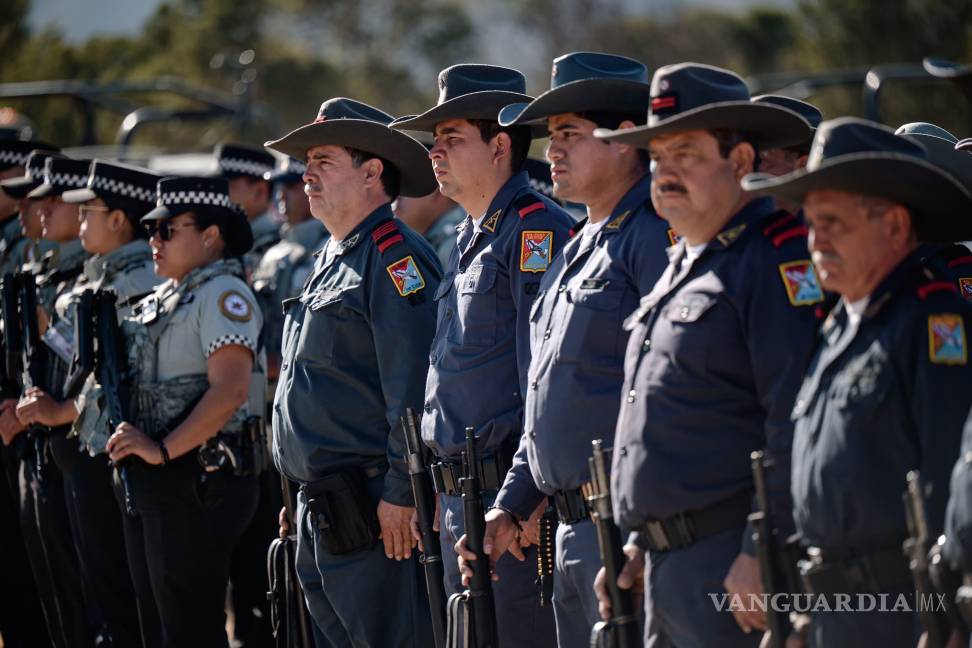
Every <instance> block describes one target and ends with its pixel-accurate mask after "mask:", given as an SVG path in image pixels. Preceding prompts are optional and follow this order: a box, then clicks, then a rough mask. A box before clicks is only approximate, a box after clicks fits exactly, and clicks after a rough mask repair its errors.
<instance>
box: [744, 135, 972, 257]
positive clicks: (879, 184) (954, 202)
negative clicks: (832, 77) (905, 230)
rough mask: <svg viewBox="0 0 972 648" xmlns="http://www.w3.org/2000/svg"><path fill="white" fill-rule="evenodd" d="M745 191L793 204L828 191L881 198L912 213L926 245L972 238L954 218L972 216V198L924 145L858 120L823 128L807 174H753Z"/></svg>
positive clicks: (970, 223) (967, 222)
mask: <svg viewBox="0 0 972 648" xmlns="http://www.w3.org/2000/svg"><path fill="white" fill-rule="evenodd" d="M902 178H906V179H907V181H904V182H902V181H900V179H902ZM896 179H897V180H896ZM742 186H743V189H745V190H746V191H749V192H750V193H752V194H754V195H757V196H775V197H780V198H785V199H787V200H789V201H791V202H795V203H802V202H803V199H804V197H805V196H806V195H807V193H809V192H811V191H819V190H825V189H831V190H840V191H848V192H851V193H857V194H863V195H867V196H879V197H881V198H886V199H888V200H892V201H894V202H897V203H901V204H903V205H905V206H907V207H908V208H909V209H911V210H912V212H913V214H914V218H915V221H916V224H918V226H919V227H918V231H919V233H920V234H921V237H922V241H924V242H929V243H934V242H951V241H958V240H968V239H969V238H972V218H955V214H967V215H968V214H972V194H970V193H969V191H968V190H967V189H966V188H965V187H963V186H962V184H961V183H960V182H959V181H958V180H956V179H955V178H953V177H952V176H951V175H949V174H948V173H947V172H945V171H944V170H942V169H941V168H939V167H938V166H937V165H935V164H934V163H932V162H930V161H929V159H928V152H927V150H926V149H925V147H923V146H922V145H920V144H918V143H916V142H915V141H913V140H911V139H908V138H906V137H901V136H897V135H895V134H894V131H892V130H891V129H890V128H887V127H885V126H883V125H881V124H876V123H874V122H870V121H867V120H864V119H858V118H856V117H841V118H839V119H832V120H829V121H825V122H823V123H821V124H820V127H819V128H818V129H817V135H816V137H815V138H814V140H813V147H812V149H811V151H810V159H809V160H808V161H807V166H806V168H805V169H801V170H798V171H794V172H792V173H788V174H786V175H783V176H779V177H773V176H768V175H766V174H750V175H748V176H746V177H745V178H743V180H742Z"/></svg>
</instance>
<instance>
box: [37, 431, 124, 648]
mask: <svg viewBox="0 0 972 648" xmlns="http://www.w3.org/2000/svg"><path fill="white" fill-rule="evenodd" d="M51 454H52V456H53V459H54V462H55V463H56V464H57V466H58V467H59V468H60V469H61V473H62V474H63V476H64V486H65V498H66V502H67V507H68V511H69V514H70V521H71V532H72V536H73V538H74V543H75V547H76V548H77V551H78V555H79V556H80V558H81V568H82V577H83V578H84V579H85V584H86V588H85V590H86V592H89V593H90V595H91V596H90V601H89V606H93V607H95V609H97V611H98V613H99V617H100V618H101V620H102V622H103V623H104V634H106V635H107V636H109V637H111V641H112V643H111V645H112V647H113V648H129V647H130V646H131V647H133V648H140V646H141V636H140V633H139V628H138V609H137V607H136V605H135V589H134V587H133V586H132V577H131V574H130V573H129V570H128V558H127V556H126V555H125V540H124V535H123V532H122V520H121V510H120V509H119V506H118V503H117V502H116V501H115V495H114V492H113V490H112V483H111V470H110V468H109V467H108V458H107V456H106V455H98V456H96V457H92V456H91V455H89V454H88V453H87V452H84V451H82V450H81V448H80V446H79V445H78V440H77V439H76V438H65V437H58V438H55V439H52V440H51Z"/></svg>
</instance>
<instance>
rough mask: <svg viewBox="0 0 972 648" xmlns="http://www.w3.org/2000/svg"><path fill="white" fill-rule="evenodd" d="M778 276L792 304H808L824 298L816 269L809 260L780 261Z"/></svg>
mask: <svg viewBox="0 0 972 648" xmlns="http://www.w3.org/2000/svg"><path fill="white" fill-rule="evenodd" d="M779 268H780V276H781V277H783V286H784V287H785V288H786V296H787V297H788V298H789V300H790V304H791V305H792V306H808V305H810V304H816V303H818V302H822V301H823V299H824V293H823V289H822V288H821V287H820V280H819V279H818V278H817V270H816V268H814V267H813V263H811V262H810V260H803V261H790V262H789V263H781V264H780V266H779Z"/></svg>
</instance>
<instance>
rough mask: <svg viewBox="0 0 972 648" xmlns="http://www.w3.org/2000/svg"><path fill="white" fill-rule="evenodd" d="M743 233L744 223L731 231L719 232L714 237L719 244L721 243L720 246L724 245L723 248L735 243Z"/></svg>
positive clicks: (744, 229)
mask: <svg viewBox="0 0 972 648" xmlns="http://www.w3.org/2000/svg"><path fill="white" fill-rule="evenodd" d="M745 231H746V223H743V224H742V225H736V226H735V227H733V228H732V229H727V230H726V231H724V232H720V233H719V234H718V235H717V236H716V238H717V239H718V240H719V242H720V243H722V245H724V246H725V247H729V246H730V245H732V244H733V242H735V240H736V239H737V238H739V235H740V234H742V233H743V232H745Z"/></svg>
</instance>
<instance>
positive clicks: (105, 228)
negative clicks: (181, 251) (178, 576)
mask: <svg viewBox="0 0 972 648" xmlns="http://www.w3.org/2000/svg"><path fill="white" fill-rule="evenodd" d="M158 180H159V177H158V176H157V175H155V174H154V173H150V172H148V171H144V170H142V169H136V168H134V167H127V166H122V165H119V164H111V163H107V162H102V161H100V160H96V161H94V162H93V163H92V164H91V169H90V172H89V176H88V179H87V187H85V188H83V189H74V190H71V191H66V192H65V193H64V194H63V195H62V196H61V198H62V200H63V201H64V202H65V203H67V204H74V205H77V204H80V207H78V208H76V209H77V212H78V219H79V220H80V239H81V244H82V246H83V247H84V249H85V251H86V252H88V253H89V254H91V255H92V256H91V257H90V258H89V259H88V260H87V261H86V262H85V264H84V269H83V271H82V273H81V275H80V276H79V277H78V279H77V281H76V282H75V283H74V286H73V288H72V289H71V290H68V291H64V292H63V293H62V294H60V295H59V296H58V298H57V300H56V302H55V304H54V308H55V313H54V320H53V322H52V329H53V331H55V332H57V331H59V332H60V334H59V335H60V336H61V338H62V339H66V340H70V341H71V342H70V343H71V344H72V345H73V347H74V349H75V357H76V358H78V357H79V354H78V351H77V349H78V347H80V346H83V343H82V341H81V340H78V339H73V340H72V338H73V337H75V336H74V335H73V334H72V331H77V330H79V329H76V328H74V325H75V324H76V322H77V319H78V318H79V317H81V318H82V319H86V320H87V321H88V322H92V318H93V315H94V313H93V312H84V313H81V312H79V311H81V310H85V309H79V308H78V303H79V301H80V300H81V295H82V294H83V293H84V292H85V291H88V290H99V289H102V288H111V289H112V290H113V291H114V292H113V295H112V296H111V297H109V298H114V299H117V301H116V302H114V303H115V304H116V307H117V308H118V309H119V311H118V312H119V315H124V314H127V312H128V311H129V310H130V304H131V303H134V301H136V300H137V299H138V298H140V297H144V296H145V295H146V294H147V293H149V292H151V291H152V288H153V287H154V286H155V285H156V284H158V283H160V281H161V280H160V279H159V278H158V276H157V275H156V274H155V272H154V271H153V268H152V250H151V248H149V245H148V242H147V241H146V240H145V239H146V238H147V236H146V232H145V228H143V227H142V226H141V224H140V223H139V222H138V219H139V218H141V216H143V215H144V214H145V213H146V212H147V211H149V210H150V209H151V208H152V207H153V206H154V196H155V186H156V183H157V182H158ZM82 203H83V204H82ZM112 310H113V309H112ZM94 335H95V334H94V331H93V330H92V331H91V333H90V337H91V339H93V337H94ZM90 343H91V342H90V341H89V344H90ZM80 364H83V363H79V365H80ZM91 369H93V367H92V366H88V367H87V370H88V371H90V370H91ZM79 373H80V375H81V376H82V380H83V378H84V373H83V372H79ZM82 385H84V383H83V382H81V380H79V381H78V384H77V387H78V388H81V387H82ZM68 389H69V388H67V387H65V390H64V391H61V390H56V392H55V394H54V395H51V394H49V393H47V392H44V391H43V390H41V389H39V388H37V387H35V388H32V389H30V390H28V391H27V394H26V398H25V399H24V400H23V401H21V403H20V405H19V406H18V408H17V414H18V416H19V417H20V418H21V419H22V420H24V421H26V422H29V423H38V424H42V425H48V426H59V425H66V424H69V423H73V434H71V435H68V436H67V437H56V438H55V439H52V452H53V454H54V459H55V461H56V462H57V464H58V466H59V467H60V468H61V470H62V471H63V474H64V485H65V491H66V499H67V502H68V508H69V511H70V513H71V523H72V524H71V531H72V536H73V539H74V544H75V548H76V549H77V552H78V555H79V557H80V558H81V565H82V569H83V570H84V571H85V572H86V573H87V575H88V581H89V583H90V585H89V588H90V598H91V599H92V600H91V601H89V605H93V606H94V607H96V609H97V610H98V612H99V613H100V614H99V617H100V619H101V621H102V622H103V623H104V626H105V627H104V629H103V630H102V634H103V635H106V636H105V637H104V638H105V639H107V638H108V637H110V639H111V643H112V645H113V646H119V647H126V646H140V645H141V639H140V636H139V628H138V616H137V611H136V606H135V601H134V591H133V589H132V584H131V577H130V575H129V571H128V563H127V561H126V560H125V559H124V555H125V553H124V551H125V546H124V541H123V539H122V521H121V514H120V512H119V509H118V505H117V504H116V502H115V498H114V494H113V493H112V486H111V473H110V472H109V470H108V457H107V455H105V454H104V452H105V442H106V441H107V440H108V423H107V420H106V418H105V417H103V416H102V411H101V408H100V404H101V403H100V402H99V401H100V398H99V397H100V394H101V391H102V390H101V388H100V386H99V385H97V384H96V383H95V382H94V381H93V380H90V381H89V382H88V383H87V385H86V386H85V387H84V389H83V391H81V392H79V391H78V389H70V392H71V393H68ZM78 396H80V397H79V398H78V400H77V403H75V397H78ZM57 397H61V400H59V399H58V398H57ZM79 412H81V416H80V417H79V415H78V413H79ZM75 437H79V438H80V444H79V439H78V438H75Z"/></svg>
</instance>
